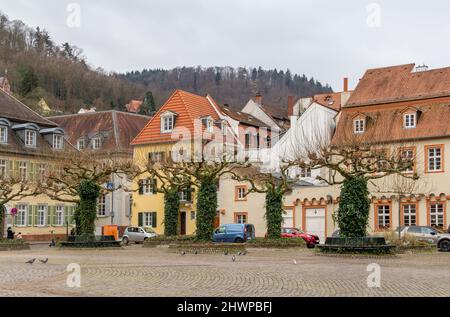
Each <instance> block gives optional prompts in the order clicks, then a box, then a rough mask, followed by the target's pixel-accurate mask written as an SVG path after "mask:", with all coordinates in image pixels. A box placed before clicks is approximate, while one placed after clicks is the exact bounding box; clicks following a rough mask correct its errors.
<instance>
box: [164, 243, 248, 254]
mask: <svg viewBox="0 0 450 317" xmlns="http://www.w3.org/2000/svg"><path fill="white" fill-rule="evenodd" d="M169 249H170V250H172V251H175V252H186V253H190V254H194V253H197V254H218V253H225V252H229V253H238V252H244V251H246V245H245V244H241V243H173V244H170V245H169Z"/></svg>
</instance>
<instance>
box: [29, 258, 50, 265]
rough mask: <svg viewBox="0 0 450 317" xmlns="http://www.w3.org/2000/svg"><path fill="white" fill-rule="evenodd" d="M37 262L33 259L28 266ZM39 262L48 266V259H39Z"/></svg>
mask: <svg viewBox="0 0 450 317" xmlns="http://www.w3.org/2000/svg"><path fill="white" fill-rule="evenodd" d="M36 260H37V259H36V258H34V259H31V260H29V261H27V262H26V264H34V262H36ZM39 262H41V263H43V264H47V262H48V258H46V259H43V260H41V259H39Z"/></svg>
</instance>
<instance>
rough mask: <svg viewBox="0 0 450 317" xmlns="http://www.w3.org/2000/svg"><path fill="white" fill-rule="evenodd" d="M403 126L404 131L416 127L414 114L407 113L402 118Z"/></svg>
mask: <svg viewBox="0 0 450 317" xmlns="http://www.w3.org/2000/svg"><path fill="white" fill-rule="evenodd" d="M403 126H404V127H405V128H406V129H411V128H415V127H416V114H415V113H407V114H405V115H404V117H403Z"/></svg>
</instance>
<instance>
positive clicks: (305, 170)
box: [300, 167, 312, 178]
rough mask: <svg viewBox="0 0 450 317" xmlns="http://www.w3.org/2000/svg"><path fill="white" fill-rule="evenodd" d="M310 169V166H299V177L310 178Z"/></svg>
mask: <svg viewBox="0 0 450 317" xmlns="http://www.w3.org/2000/svg"><path fill="white" fill-rule="evenodd" d="M311 176H312V171H311V169H310V168H306V167H302V168H300V177H301V178H311Z"/></svg>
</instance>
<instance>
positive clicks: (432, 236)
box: [397, 226, 450, 251]
mask: <svg viewBox="0 0 450 317" xmlns="http://www.w3.org/2000/svg"><path fill="white" fill-rule="evenodd" d="M400 230H401V236H402V237H404V236H405V235H410V236H413V237H415V238H417V239H419V240H422V241H426V242H429V243H432V244H435V245H437V247H438V248H439V249H440V250H442V251H450V234H449V233H444V232H441V231H439V230H437V229H435V228H433V227H428V226H409V227H401V229H400ZM397 231H398V229H397Z"/></svg>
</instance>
